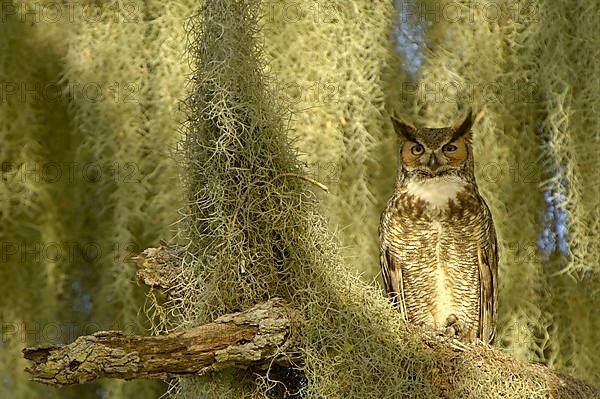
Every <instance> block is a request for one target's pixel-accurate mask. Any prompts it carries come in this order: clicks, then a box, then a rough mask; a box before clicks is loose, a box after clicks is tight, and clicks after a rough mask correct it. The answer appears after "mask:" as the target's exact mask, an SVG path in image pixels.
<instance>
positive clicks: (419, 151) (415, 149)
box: [410, 144, 425, 156]
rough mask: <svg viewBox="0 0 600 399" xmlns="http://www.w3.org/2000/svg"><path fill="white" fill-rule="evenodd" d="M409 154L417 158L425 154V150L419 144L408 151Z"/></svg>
mask: <svg viewBox="0 0 600 399" xmlns="http://www.w3.org/2000/svg"><path fill="white" fill-rule="evenodd" d="M410 152H411V154H413V155H416V156H419V155H421V154H423V153H424V152H425V148H423V146H422V145H421V144H416V145H414V146H413V147H412V148H411V149H410Z"/></svg>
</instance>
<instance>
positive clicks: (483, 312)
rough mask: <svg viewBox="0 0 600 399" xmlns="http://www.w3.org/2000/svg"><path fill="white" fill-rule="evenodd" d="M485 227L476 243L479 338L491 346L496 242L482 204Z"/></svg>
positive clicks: (495, 287) (488, 213)
mask: <svg viewBox="0 0 600 399" xmlns="http://www.w3.org/2000/svg"><path fill="white" fill-rule="evenodd" d="M484 212H486V214H487V215H486V216H487V217H486V219H487V220H488V221H489V223H488V225H487V234H486V235H487V237H485V238H484V240H483V241H482V242H479V243H478V254H479V281H480V287H481V288H480V289H481V293H480V300H481V302H480V307H479V309H480V314H479V338H480V339H481V340H482V341H483V342H486V343H489V344H493V343H494V340H495V339H496V307H497V297H498V241H497V239H496V232H495V230H494V223H493V222H492V216H491V212H490V210H489V209H488V207H487V205H485V203H484Z"/></svg>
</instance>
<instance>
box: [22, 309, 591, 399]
mask: <svg viewBox="0 0 600 399" xmlns="http://www.w3.org/2000/svg"><path fill="white" fill-rule="evenodd" d="M291 315H292V313H290V308H289V306H286V305H285V304H284V303H283V301H281V300H271V301H268V302H265V303H262V304H259V305H256V306H254V307H252V308H251V309H249V310H247V311H244V312H240V313H234V314H229V315H225V316H222V317H220V318H218V319H217V320H215V321H214V322H213V323H209V324H206V325H203V326H198V327H194V328H190V329H189V330H186V331H183V332H178V333H172V334H167V335H162V336H147V337H143V336H126V335H123V334H122V333H120V332H117V331H101V332H97V333H95V334H93V335H88V336H83V337H79V338H77V339H76V340H75V342H73V343H71V344H69V345H49V346H42V347H37V348H26V349H24V351H23V352H24V355H25V357H26V358H27V359H29V360H31V361H33V366H32V367H30V368H28V369H27V371H28V372H29V373H30V374H31V375H32V377H33V380H34V381H37V382H42V383H45V384H51V385H59V386H63V385H73V384H81V383H86V382H90V381H93V380H95V379H98V378H120V379H127V380H129V379H135V378H159V379H166V378H170V377H176V376H177V377H182V376H186V375H187V376H191V375H200V374H205V373H206V372H207V371H211V370H219V369H224V368H240V369H246V368H250V367H253V368H256V367H261V366H265V367H268V366H269V365H271V364H272V363H274V362H279V363H284V364H285V363H289V362H290V361H298V362H300V359H299V357H298V353H297V352H296V351H295V350H294V348H295V345H294V338H293V337H294V335H293V334H292V325H293V319H294V317H293V315H292V316H291ZM290 316H291V317H290ZM408 332H409V333H414V334H415V335H418V336H420V337H421V348H420V351H421V352H423V353H426V354H429V355H430V356H432V357H434V358H435V359H436V360H435V362H434V364H435V367H434V368H432V369H430V370H423V376H425V378H426V379H427V383H428V385H429V386H431V387H435V389H436V390H437V391H436V392H435V393H434V394H435V395H436V397H441V398H456V397H461V392H462V391H461V390H462V389H463V388H464V386H465V385H464V383H465V381H471V378H472V375H471V373H472V368H473V367H476V368H478V369H479V370H480V371H481V373H480V376H479V382H480V389H482V390H484V391H487V390H489V389H492V388H493V386H494V385H496V384H498V380H499V379H501V378H502V376H503V375H513V376H514V375H519V378H520V380H518V381H515V380H514V379H511V380H506V381H505V383H506V384H511V385H514V384H518V385H521V386H523V387H524V388H525V389H527V390H528V391H529V390H530V389H534V390H535V389H537V390H546V392H539V393H540V394H542V395H545V397H548V398H570V399H574V398H598V397H600V391H598V390H597V389H595V388H594V387H592V386H590V385H588V384H586V383H584V382H582V381H579V380H576V379H574V378H571V377H569V376H566V375H562V374H559V373H557V372H555V371H552V370H550V369H548V368H547V367H545V366H543V365H539V364H527V363H523V362H520V361H517V360H515V359H514V358H512V357H511V356H510V355H508V354H506V353H504V352H502V351H501V350H499V349H496V348H492V347H490V346H486V345H473V346H468V347H465V348H464V349H457V348H456V347H455V346H454V345H453V344H452V343H451V342H445V341H443V340H440V339H436V338H432V337H430V336H428V335H427V334H423V333H421V332H419V331H417V330H415V329H412V328H411V329H410V330H408ZM390 350H394V348H390ZM379 377H380V378H385V376H379ZM535 387H537V388H535ZM543 387H547V388H543Z"/></svg>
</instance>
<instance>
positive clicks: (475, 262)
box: [379, 111, 498, 344]
mask: <svg viewBox="0 0 600 399" xmlns="http://www.w3.org/2000/svg"><path fill="white" fill-rule="evenodd" d="M392 122H393V124H394V130H395V131H396V133H397V134H398V136H399V137H400V140H401V144H400V147H399V161H398V171H397V173H398V174H397V179H396V187H395V190H394V193H393V195H392V197H391V198H390V199H389V201H388V203H387V206H386V208H385V210H384V212H383V214H382V216H381V224H380V227H379V239H380V265H381V271H382V275H383V281H384V283H385V288H386V290H387V292H388V294H389V295H390V297H391V298H392V301H393V302H394V304H395V305H396V306H398V307H399V308H400V311H401V312H402V314H403V315H404V317H405V319H407V320H408V321H409V322H411V323H414V324H417V325H421V326H425V327H428V328H431V329H434V330H436V331H439V332H442V333H444V334H446V335H451V336H454V337H456V338H458V339H460V340H461V341H463V342H471V341H473V340H474V339H479V340H481V341H483V342H485V343H490V344H491V343H493V341H494V339H495V336H496V297H497V287H498V250H497V241H496V232H495V230H494V223H493V221H492V215H491V213H490V210H489V208H488V207H487V205H486V203H485V201H484V200H483V198H482V197H481V195H480V194H479V191H478V190H477V183H476V181H475V175H474V167H473V147H472V141H471V139H472V132H471V127H472V125H473V122H474V118H473V114H472V112H470V111H469V113H468V114H467V116H466V118H464V119H461V121H460V122H459V123H457V124H455V125H454V126H453V127H447V128H419V129H417V128H415V127H413V126H410V125H409V124H407V123H405V122H402V121H400V120H398V119H397V118H392Z"/></svg>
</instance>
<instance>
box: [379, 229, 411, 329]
mask: <svg viewBox="0 0 600 399" xmlns="http://www.w3.org/2000/svg"><path fill="white" fill-rule="evenodd" d="M380 243H381V245H380V247H379V265H380V266H381V275H382V276H383V283H384V285H385V290H386V292H387V293H388V296H389V297H390V299H391V300H392V303H393V304H394V306H397V307H398V308H399V309H400V312H401V313H402V315H403V317H404V319H405V320H406V307H405V302H404V285H403V281H402V267H401V266H400V265H399V264H398V262H396V261H395V260H394V257H393V256H392V253H391V252H390V248H389V247H388V245H387V242H386V240H385V238H384V237H383V234H381V233H380Z"/></svg>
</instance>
